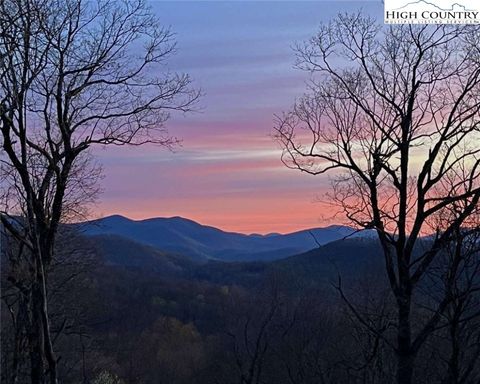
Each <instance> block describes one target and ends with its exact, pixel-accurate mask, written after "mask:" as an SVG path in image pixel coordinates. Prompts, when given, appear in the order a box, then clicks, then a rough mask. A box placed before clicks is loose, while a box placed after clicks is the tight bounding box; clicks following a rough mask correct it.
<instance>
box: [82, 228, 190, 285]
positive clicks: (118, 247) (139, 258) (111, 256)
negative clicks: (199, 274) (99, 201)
mask: <svg viewBox="0 0 480 384" xmlns="http://www.w3.org/2000/svg"><path fill="white" fill-rule="evenodd" d="M90 240H91V242H92V243H93V246H94V248H95V249H96V251H97V253H98V256H99V257H100V260H101V261H102V262H103V263H104V264H105V265H113V266H121V267H128V268H137V269H142V270H149V271H151V272H155V273H159V274H161V275H166V276H169V277H175V276H185V275H188V274H190V271H191V270H192V269H193V268H194V267H195V266H196V265H197V264H198V261H194V260H192V259H191V258H188V257H186V256H182V255H176V254H171V253H167V252H162V251H159V250H158V249H156V248H154V247H151V246H148V245H144V244H140V243H137V242H135V241H132V240H130V239H127V238H125V237H121V236H117V235H94V236H92V237H91V238H90Z"/></svg>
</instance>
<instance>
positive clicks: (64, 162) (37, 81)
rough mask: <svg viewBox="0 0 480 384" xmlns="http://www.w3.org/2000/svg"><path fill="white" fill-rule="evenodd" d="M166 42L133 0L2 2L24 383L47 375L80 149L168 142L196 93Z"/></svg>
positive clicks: (6, 198) (8, 219) (10, 216)
mask: <svg viewBox="0 0 480 384" xmlns="http://www.w3.org/2000/svg"><path fill="white" fill-rule="evenodd" d="M174 51H175V42H174V40H173V36H172V33H171V32H170V31H169V30H168V29H164V28H162V27H161V26H160V25H159V24H158V22H157V20H156V18H155V17H154V15H153V14H152V13H151V12H150V10H149V9H148V7H147V6H146V5H145V2H144V1H143V0H124V1H110V0H102V1H98V2H90V1H82V0H54V1H46V0H4V1H2V2H1V3H0V66H1V68H0V131H1V136H0V137H1V139H0V143H1V146H2V154H1V161H2V176H3V177H2V181H1V186H2V191H3V192H2V193H3V199H2V207H1V213H2V214H1V222H2V224H3V226H4V227H5V228H6V230H7V232H8V233H9V235H10V236H12V237H14V238H15V239H16V240H17V241H19V242H20V243H21V246H22V247H23V248H24V249H25V250H26V252H28V255H29V257H30V273H31V277H32V280H31V285H30V287H29V290H30V293H29V295H30V299H31V311H32V317H33V320H32V324H33V329H32V330H31V332H32V335H33V336H32V345H31V346H30V348H31V354H30V356H31V381H32V383H41V382H43V381H44V377H45V373H46V372H48V376H49V378H50V379H49V380H50V382H51V383H52V384H53V383H56V382H57V360H58V359H57V357H56V356H55V353H54V350H53V346H52V335H51V330H50V322H49V316H48V307H47V288H46V287H47V282H46V278H47V272H46V271H47V269H48V266H49V265H50V263H51V262H52V260H53V258H54V248H55V240H56V234H57V232H58V228H59V225H60V223H61V222H62V221H66V220H68V219H70V218H71V216H72V215H76V214H77V213H78V209H79V207H81V206H82V204H83V203H84V202H85V201H88V200H90V199H91V198H92V196H93V195H94V193H93V192H94V189H95V188H94V186H95V185H96V175H98V168H97V167H96V166H95V164H94V163H92V161H91V157H90V156H91V155H90V154H89V149H90V148H91V147H92V146H94V145H141V144H145V143H154V144H158V145H161V146H166V147H169V146H171V145H173V144H175V143H176V139H175V138H173V137H171V136H169V135H168V132H167V131H166V130H165V125H164V124H165V122H166V121H167V119H168V118H169V114H170V112H171V111H181V112H186V111H189V110H190V109H191V107H192V104H193V103H194V102H195V100H196V99H197V97H198V92H197V91H194V90H192V89H191V87H190V83H191V82H190V79H189V77H188V76H187V75H181V74H176V73H170V72H168V70H167V69H166V68H165V65H166V60H167V59H168V58H169V57H170V55H171V54H172V53H173V52H174ZM92 188H93V189H92ZM45 367H47V369H46V370H45Z"/></svg>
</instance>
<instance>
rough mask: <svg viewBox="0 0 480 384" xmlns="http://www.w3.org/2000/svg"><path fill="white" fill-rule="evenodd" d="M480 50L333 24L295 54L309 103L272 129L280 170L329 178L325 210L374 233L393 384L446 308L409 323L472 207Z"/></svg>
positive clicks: (460, 31) (428, 36)
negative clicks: (330, 204) (385, 293)
mask: <svg viewBox="0 0 480 384" xmlns="http://www.w3.org/2000/svg"><path fill="white" fill-rule="evenodd" d="M479 47H480V34H479V28H478V27H476V26H445V25H435V26H413V25H400V26H391V27H388V28H387V27H381V26H379V25H377V24H376V22H375V21H374V20H373V19H370V18H368V17H364V16H362V15H361V14H351V15H340V16H339V17H338V18H337V19H335V20H334V21H332V22H331V23H329V24H326V25H323V26H322V27H321V28H320V30H319V32H318V34H317V35H316V36H314V37H313V38H312V39H310V40H309V41H308V42H306V43H305V44H300V45H298V46H297V49H296V52H297V56H298V66H299V67H300V68H302V69H305V70H307V71H310V72H311V73H312V74H313V80H312V82H311V85H310V88H311V92H310V93H309V94H307V95H306V96H304V97H303V98H301V99H300V100H299V101H298V102H297V103H296V104H295V106H294V107H293V109H292V111H290V112H289V113H285V114H284V115H283V116H280V117H279V118H278V120H277V123H276V126H275V129H276V137H277V139H278V141H279V142H280V143H281V145H282V146H283V149H284V152H283V157H282V159H283V162H284V163H285V164H286V165H287V166H288V167H290V168H294V169H299V170H301V171H303V172H307V173H310V174H312V175H318V174H324V173H326V172H333V174H334V181H333V193H332V194H331V197H332V199H333V201H334V202H335V203H336V204H337V205H338V206H339V207H340V210H341V211H342V212H343V213H344V214H345V216H346V217H347V218H348V220H350V221H351V222H352V223H354V224H355V225H357V226H358V227H360V228H373V229H375V230H376V232H377V234H378V239H379V241H380V243H381V246H382V251H383V256H384V260H385V267H386V273H387V276H388V280H389V285H390V287H391V290H392V292H393V294H394V297H395V302H396V310H397V315H396V340H395V342H394V343H393V346H394V351H395V353H396V357H397V374H396V375H397V382H398V383H399V384H410V383H412V381H413V377H414V367H415V359H416V356H417V354H418V351H419V349H420V348H421V347H422V345H423V344H424V342H425V340H426V339H427V338H428V336H429V335H430V334H431V333H432V331H433V329H434V328H435V327H436V325H437V324H438V322H439V320H440V318H441V317H442V315H443V314H444V312H445V311H446V308H447V307H448V305H449V303H450V301H451V297H450V296H449V295H445V296H444V297H443V298H442V300H440V302H439V303H438V304H437V306H436V308H435V310H434V311H433V313H431V315H430V316H428V318H426V319H425V318H424V319H423V321H415V322H412V319H414V318H415V319H417V316H416V312H417V311H418V310H419V308H417V307H415V305H413V303H414V300H413V299H414V296H415V295H416V294H417V291H418V289H417V288H418V286H419V285H420V284H421V283H422V279H424V278H425V275H426V272H427V271H428V270H429V268H430V267H431V266H432V263H434V261H435V260H436V258H437V257H438V255H439V254H440V253H441V250H442V249H444V248H445V246H446V244H448V243H449V242H450V241H451V240H452V238H453V237H454V236H455V232H457V231H458V230H459V229H460V228H462V227H464V226H466V225H468V218H469V217H470V216H471V215H472V214H473V213H474V212H475V211H476V209H477V207H478V202H479V199H480V183H479V177H480V160H479V154H480V149H479V148H478V145H476V143H475V141H476V140H478V138H479V129H480V114H479V112H480V92H479V91H480V61H479ZM449 210H455V211H456V212H457V214H456V215H451V216H449V217H450V220H448V221H447V222H446V221H443V222H442V225H441V226H438V227H436V226H435V222H436V221H435V220H431V219H432V218H433V217H434V216H435V215H439V214H442V213H443V212H447V211H449ZM425 234H433V236H432V237H431V238H430V241H429V242H428V246H425V243H423V245H424V247H421V248H422V249H421V250H419V248H420V247H419V244H420V242H421V238H422V236H423V235H425ZM358 320H360V321H362V319H361V318H360V314H359V318H358Z"/></svg>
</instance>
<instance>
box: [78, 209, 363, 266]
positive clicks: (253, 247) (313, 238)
mask: <svg viewBox="0 0 480 384" xmlns="http://www.w3.org/2000/svg"><path fill="white" fill-rule="evenodd" d="M80 226H81V228H82V229H83V231H84V233H85V234H86V235H87V236H94V235H115V236H121V237H124V238H126V239H129V240H133V241H135V242H137V243H141V244H144V245H148V246H151V247H155V248H157V249H159V250H161V251H165V252H171V253H177V254H182V255H186V256H190V257H195V258H197V259H204V260H207V259H217V260H224V261H240V260H242V261H248V260H265V261H268V260H276V259H281V258H284V257H287V256H291V255H294V254H298V253H302V252H305V251H308V250H310V249H313V248H316V247H317V246H318V244H326V243H328V242H331V241H335V240H338V239H341V238H344V237H345V236H349V235H351V234H352V233H353V232H354V230H353V229H352V228H349V227H345V226H330V227H326V228H315V229H311V230H304V231H299V232H294V233H290V234H286V235H279V234H269V235H257V234H254V235H245V234H240V233H233V232H225V231H222V230H220V229H217V228H214V227H210V226H205V225H201V224H199V223H196V222H194V221H192V220H188V219H184V218H181V217H172V218H155V219H147V220H141V221H134V220H130V219H128V218H125V217H122V216H110V217H106V218H103V219H99V220H95V221H91V222H87V223H83V224H81V225H80Z"/></svg>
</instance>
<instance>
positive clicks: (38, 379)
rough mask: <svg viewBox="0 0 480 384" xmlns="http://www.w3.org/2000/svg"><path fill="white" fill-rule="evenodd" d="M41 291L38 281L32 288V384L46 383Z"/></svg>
mask: <svg viewBox="0 0 480 384" xmlns="http://www.w3.org/2000/svg"><path fill="white" fill-rule="evenodd" d="M41 305H42V298H41V291H40V287H39V284H38V281H35V282H34V284H33V286H32V309H31V311H32V323H31V334H30V345H31V351H30V380H31V383H32V384H42V383H43V382H44V380H43V377H44V361H43V356H44V355H45V353H44V339H43V338H44V334H43V324H42V322H43V321H42V316H41Z"/></svg>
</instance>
